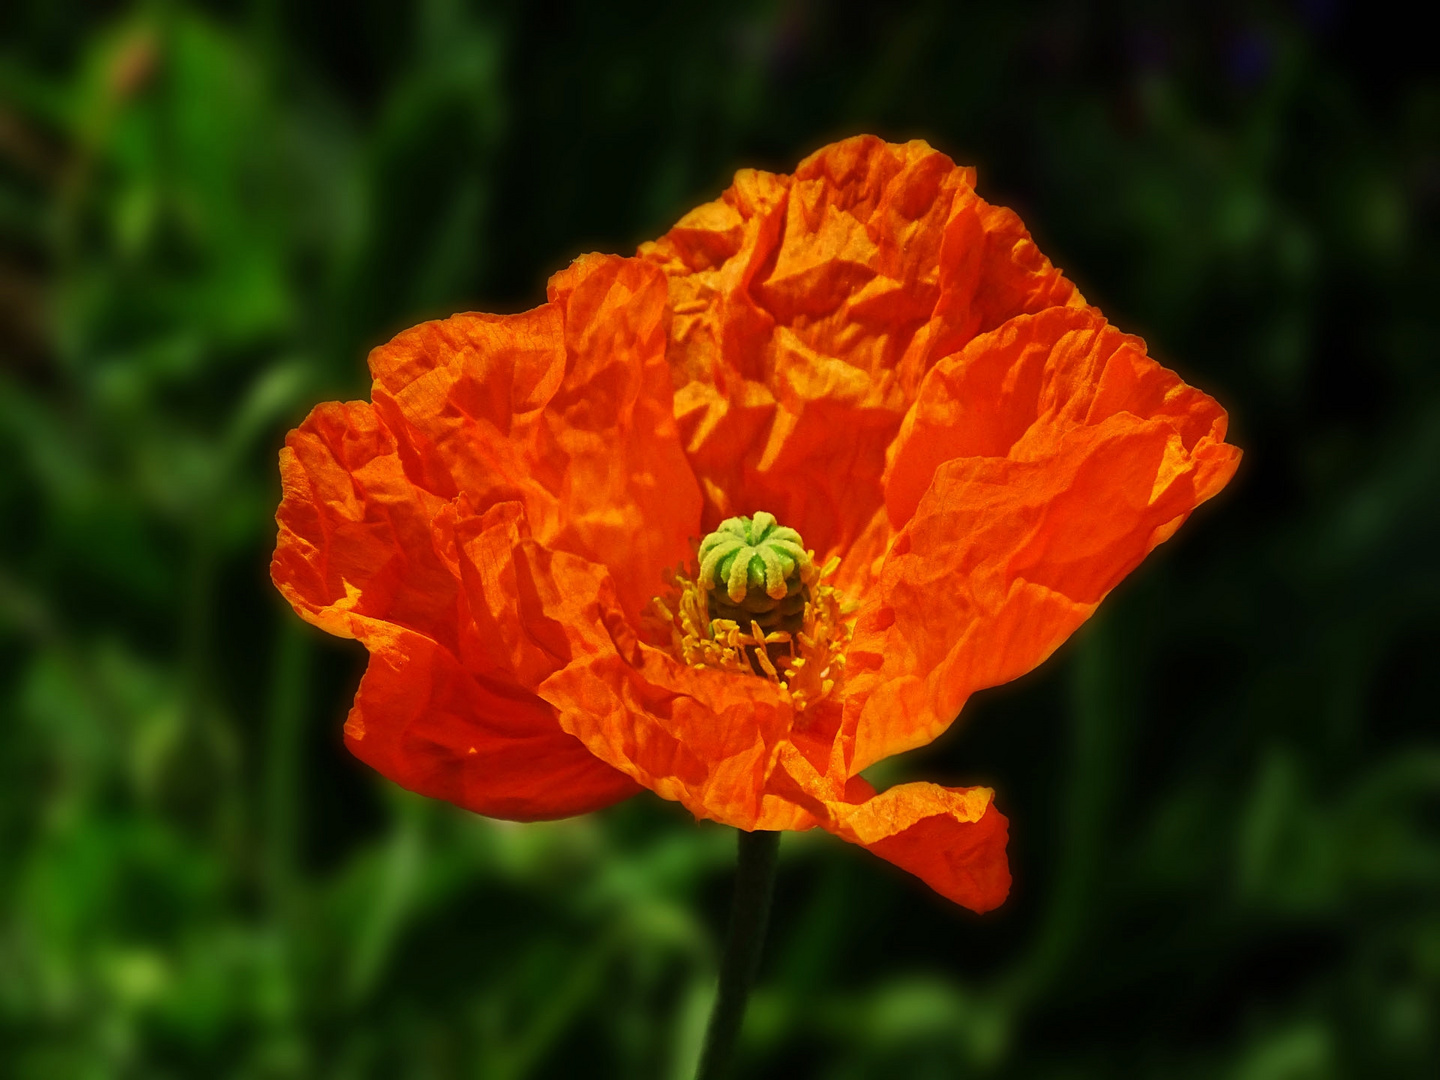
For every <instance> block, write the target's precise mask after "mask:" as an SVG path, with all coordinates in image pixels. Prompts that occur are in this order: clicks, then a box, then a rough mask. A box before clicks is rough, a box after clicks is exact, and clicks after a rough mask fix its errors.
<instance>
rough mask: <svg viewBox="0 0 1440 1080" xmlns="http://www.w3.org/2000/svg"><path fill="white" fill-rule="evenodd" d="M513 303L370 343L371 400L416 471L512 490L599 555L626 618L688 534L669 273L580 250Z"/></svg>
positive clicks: (487, 490)
mask: <svg viewBox="0 0 1440 1080" xmlns="http://www.w3.org/2000/svg"><path fill="white" fill-rule="evenodd" d="M549 294H550V302H549V303H547V304H545V305H542V306H541V307H539V308H536V309H535V310H533V311H528V312H525V313H523V314H520V315H508V316H497V315H476V314H470V315H456V316H453V317H451V318H449V319H445V320H442V321H439V322H429V323H422V324H421V325H420V326H417V327H414V328H413V329H411V330H407V331H405V332H404V333H402V334H400V335H399V336H397V337H396V338H395V339H394V340H393V341H391V342H390V343H389V344H387V345H384V346H382V347H380V348H378V349H375V350H373V351H372V352H371V354H370V369H371V373H372V374H373V376H374V380H375V385H374V390H373V398H374V401H375V409H376V411H377V412H378V413H379V414H380V415H381V416H383V417H384V418H385V421H386V423H387V424H388V425H389V427H390V429H391V430H392V431H393V432H394V433H395V437H396V439H397V440H398V442H399V452H400V454H401V457H402V459H403V460H404V461H405V464H406V468H407V471H408V473H409V475H410V476H411V478H412V479H413V480H414V482H415V483H416V484H417V485H418V486H420V487H421V488H422V489H424V490H425V491H427V492H430V493H432V494H434V495H435V496H438V497H439V498H441V499H444V500H447V501H448V500H449V499H452V498H454V497H456V496H457V495H458V494H460V493H461V492H464V493H465V495H466V497H467V498H468V499H469V500H470V501H471V502H472V503H473V504H474V505H475V506H478V507H488V506H490V505H493V504H495V503H498V502H504V501H510V500H514V501H518V502H520V503H521V504H522V505H523V506H524V507H525V512H526V517H527V519H528V520H529V523H530V527H531V528H532V529H533V530H534V532H535V536H536V538H537V539H539V540H540V541H541V542H542V543H543V544H545V545H546V546H548V547H552V548H555V549H557V550H560V549H563V550H570V551H574V552H575V553H576V554H578V555H582V556H584V557H585V558H587V559H590V560H592V561H594V562H599V563H601V564H603V565H605V566H607V567H609V568H610V571H611V574H612V576H613V577H614V580H615V586H616V588H617V590H618V592H619V595H620V598H621V602H622V603H623V605H624V607H625V610H626V612H627V613H628V614H629V615H630V617H631V618H636V617H638V616H639V614H640V613H641V612H642V611H643V610H644V609H645V607H646V606H647V605H648V604H649V601H650V598H651V597H652V596H653V595H654V593H655V591H656V587H657V584H658V583H659V582H660V581H661V578H662V574H663V572H664V571H665V569H666V568H667V567H673V566H676V565H678V564H679V563H681V562H682V561H683V560H684V559H685V558H686V557H687V555H688V553H689V550H690V543H691V541H692V539H694V538H696V537H697V536H698V531H699V517H700V492H699V488H698V486H697V485H696V482H695V478H694V474H693V473H692V472H691V471H690V466H689V464H688V463H687V462H686V460H685V456H684V453H683V451H682V450H681V448H680V443H679V438H678V434H677V429H676V423H675V418H674V406H673V393H672V390H671V386H670V375H669V369H668V367H667V365H666V362H665V343H666V340H667V322H668V318H669V316H668V312H667V310H666V306H665V299H666V287H665V279H664V278H663V276H662V275H661V274H659V273H658V272H657V271H656V270H655V268H653V267H651V266H650V265H648V264H647V263H645V262H643V261H641V260H638V259H622V258H619V257H616V256H602V255H590V256H585V257H582V258H580V259H577V260H576V261H575V263H574V264H572V265H571V266H570V267H569V268H568V269H567V270H564V271H562V272H561V273H559V274H556V275H555V276H554V277H553V278H552V279H551V281H550V290H549Z"/></svg>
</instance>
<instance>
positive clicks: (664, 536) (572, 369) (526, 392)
mask: <svg viewBox="0 0 1440 1080" xmlns="http://www.w3.org/2000/svg"><path fill="white" fill-rule="evenodd" d="M665 297H666V288H665V282H664V278H663V276H662V275H661V274H660V273H659V272H658V271H657V270H656V269H655V268H654V267H651V266H649V265H647V264H645V263H644V262H642V261H640V260H636V259H619V258H609V257H602V256H595V257H589V258H586V259H581V260H578V261H577V262H576V264H575V265H573V266H572V267H571V268H570V269H568V270H567V271H565V272H563V273H561V274H558V275H556V277H555V278H554V279H553V280H552V283H551V301H550V303H548V304H546V305H544V306H542V307H540V308H537V309H536V310H534V311H530V312H525V313H523V314H521V315H514V316H486V315H460V316H456V317H454V318H452V319H447V320H444V321H442V322H434V323H426V324H424V325H422V326H418V327H415V328H414V329H412V330H409V331H406V332H405V333H404V334H401V335H400V336H399V337H397V338H396V339H395V340H394V341H392V342H391V343H390V344H388V345H386V346H384V347H382V348H380V349H376V350H375V351H374V352H373V353H372V355H371V366H372V371H373V373H374V375H375V386H374V393H373V396H374V399H375V404H374V406H371V405H370V404H367V403H363V402H361V403H352V404H348V405H340V404H330V405H323V406H320V407H319V408H317V409H316V410H315V411H314V412H313V413H312V414H311V416H310V417H309V418H308V419H307V420H306V422H305V423H304V424H302V425H301V427H300V428H299V429H297V430H296V431H294V432H292V433H291V435H290V436H289V438H288V439H287V442H286V448H285V450H284V451H283V452H282V454H281V473H282V480H283V484H284V491H285V495H284V499H283V501H282V503H281V506H280V509H279V511H278V512H277V515H276V516H277V521H278V523H279V526H280V535H279V542H278V544H277V548H276V553H275V558H274V560H273V563H272V576H273V577H274V579H275V582H276V585H277V586H278V587H279V588H280V590H281V592H282V593H283V594H284V595H285V596H286V598H287V599H288V600H290V602H291V603H292V605H294V607H295V609H296V610H297V611H298V612H299V613H300V614H301V615H303V616H304V617H305V618H307V619H308V620H310V621H311V622H314V623H315V624H316V625H318V626H321V627H322V628H324V629H326V630H329V631H330V632H332V633H337V634H342V635H346V636H353V637H357V638H359V639H360V640H361V641H363V642H364V643H365V644H366V645H367V647H368V648H370V650H371V652H372V666H371V669H370V673H369V674H368V675H367V680H366V682H365V684H364V686H363V687H362V691H361V694H360V696H359V698H358V699H357V705H356V712H355V713H354V714H353V715H352V718H351V724H350V726H349V729H348V730H349V732H350V743H351V745H352V747H353V748H354V749H355V750H356V752H357V753H358V754H359V755H360V756H361V757H362V758H364V759H365V760H367V761H370V762H372V764H375V766H376V767H377V768H379V769H380V770H381V771H382V772H385V773H386V775H389V776H391V777H392V778H393V779H395V780H397V781H398V782H400V783H402V784H405V785H406V786H409V787H413V788H415V789H416V790H419V791H422V792H424V793H425V794H429V795H434V796H436V797H440V798H447V799H451V800H452V801H456V802H460V803H462V804H463V805H467V806H471V807H472V808H480V807H488V808H489V809H485V810H484V811H483V812H486V813H491V814H494V815H495V816H519V817H550V816H558V815H563V814H568V813H575V812H579V811H580V810H584V809H593V808H596V807H598V806H603V805H607V804H608V803H610V802H613V801H615V799H617V798H622V797H624V796H625V795H628V794H630V793H632V792H633V791H634V790H635V786H634V783H633V781H632V780H630V779H627V778H626V777H625V776H624V775H623V774H622V773H620V772H617V771H616V770H615V769H614V768H612V767H611V766H610V765H607V764H606V763H605V762H604V761H602V760H600V759H598V758H596V757H595V756H594V755H593V754H592V753H590V752H589V751H588V750H587V749H586V748H585V747H584V745H583V744H582V743H581V742H579V741H578V740H577V739H575V738H574V736H572V735H570V734H568V733H566V731H565V730H564V729H563V728H562V727H561V725H560V724H559V722H558V720H557V716H556V711H555V709H554V708H553V707H552V706H550V705H548V704H546V703H545V702H544V701H542V700H541V699H540V698H539V697H538V696H537V695H536V694H535V689H536V686H537V685H538V684H539V682H540V681H541V680H542V679H543V678H544V677H545V676H547V675H549V674H551V673H553V671H555V670H556V669H557V668H559V667H562V666H563V665H564V664H565V663H566V662H567V657H566V656H561V655H548V654H545V652H544V650H543V648H542V649H541V650H540V651H539V652H538V653H537V652H536V651H535V650H534V649H533V648H532V649H529V651H526V650H525V649H522V648H519V647H518V646H517V647H516V648H512V649H509V650H507V649H502V648H498V647H496V646H497V645H498V644H499V643H500V640H501V636H502V635H500V634H499V633H498V629H499V628H501V627H505V628H508V629H509V630H510V631H512V634H511V636H512V638H513V637H514V632H515V631H516V627H515V626H511V625H510V624H509V623H507V622H506V620H507V619H509V618H510V617H511V613H510V612H509V611H508V610H507V609H505V608H504V605H503V604H501V606H500V607H498V608H495V609H492V610H488V611H487V610H486V609H484V608H483V607H482V606H477V604H478V603H479V602H481V601H483V599H484V594H483V590H481V591H479V592H477V590H476V588H475V584H474V582H473V581H471V582H467V581H466V580H465V571H464V568H463V567H462V565H461V563H462V560H461V558H460V557H459V556H458V555H457V553H456V550H455V548H456V542H455V535H456V527H455V523H456V519H457V515H458V516H459V517H461V518H464V519H466V520H469V519H473V518H475V517H476V516H477V514H478V511H477V510H476V507H477V506H479V507H484V508H486V509H492V508H494V509H495V513H494V514H492V521H491V524H492V525H495V524H496V520H493V519H498V518H504V517H505V515H506V514H509V515H510V517H511V518H512V519H513V518H515V517H516V516H517V515H518V516H523V517H524V518H525V519H526V528H527V530H528V529H529V528H530V527H532V526H533V525H534V523H535V522H536V521H538V522H539V523H540V525H539V527H538V528H537V529H536V531H537V533H539V534H540V535H541V536H543V537H544V539H545V541H546V542H547V543H548V544H550V545H553V546H555V547H557V548H560V549H566V548H568V549H571V550H573V551H575V552H578V553H579V554H578V555H576V556H574V558H576V559H577V560H580V561H586V560H589V559H596V560H604V561H605V562H606V563H607V564H613V565H610V567H609V571H608V573H607V575H606V577H607V581H609V582H613V583H614V584H613V586H612V587H613V588H614V589H615V590H616V595H617V597H618V599H617V602H616V603H617V609H623V610H624V612H625V614H626V615H634V614H635V613H637V612H638V611H639V610H640V609H641V608H642V607H643V606H644V605H645V604H646V603H647V602H648V600H649V597H650V596H651V595H652V594H653V593H654V591H655V589H656V584H657V582H658V581H659V580H660V576H661V573H662V570H663V568H664V567H666V566H667V565H673V564H675V563H678V562H679V561H681V560H682V559H683V558H684V557H685V555H686V554H687V553H688V551H689V538H690V537H692V536H693V535H695V533H696V532H697V531H698V517H699V493H698V488H697V487H696V484H695V480H694V477H693V474H692V473H691V472H690V469H689V466H688V465H687V464H686V462H685V459H684V455H683V453H682V451H681V450H680V447H679V443H678V440H677V437H676V430H675V423H674V419H673V409H672V404H671V400H672V399H671V390H670V386H669V381H668V377H667V374H666V373H667V368H666V366H665V359H664V350H665V342H666V325H667V318H668V316H667V313H666V310H665ZM506 507H508V508H509V509H508V510H507V509H506ZM473 564H474V563H473V559H472V560H471V561H470V563H469V565H471V566H473ZM587 565H591V564H590V563H589V562H588V561H587ZM522 591H523V590H522ZM487 619H488V621H487ZM520 629H523V630H524V631H525V632H526V633H530V632H533V631H535V629H536V628H535V627H534V626H527V627H523V628H520ZM415 702H428V705H427V708H428V710H429V712H428V713H424V714H421V713H416V712H415V711H414V709H413V708H412V705H413V703H415ZM357 733H363V734H361V735H357ZM472 746H473V747H474V748H475V752H474V753H473V754H472V753H471V752H470V748H471V747H472ZM447 755H449V756H448V757H447ZM527 757H528V758H529V760H530V761H531V764H530V766H529V767H526V768H521V767H519V764H518V763H519V761H520V759H521V758H527ZM757 797H758V796H757Z"/></svg>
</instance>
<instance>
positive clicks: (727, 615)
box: [699, 511, 814, 634]
mask: <svg viewBox="0 0 1440 1080" xmlns="http://www.w3.org/2000/svg"><path fill="white" fill-rule="evenodd" d="M699 555H700V583H701V584H702V585H703V586H704V587H705V590H706V596H707V602H708V605H709V608H710V617H711V618H712V619H733V620H734V621H735V622H737V623H739V624H740V627H741V629H742V630H748V629H749V626H750V623H751V622H752V621H754V622H756V623H759V625H760V629H761V630H763V631H765V633H767V634H768V633H772V632H774V631H776V630H785V631H789V632H790V633H794V632H795V631H797V630H799V629H800V628H801V626H802V625H803V624H804V619H805V603H806V601H807V600H809V599H810V586H809V580H810V578H811V577H812V576H813V574H814V565H813V563H812V562H811V560H810V555H809V554H808V553H807V552H806V550H805V544H804V542H803V541H802V540H801V539H800V534H799V533H798V532H796V531H795V530H794V529H789V528H786V527H785V526H783V525H780V524H778V523H777V522H776V521H775V515H774V514H767V513H765V512H764V511H761V512H759V513H757V514H756V515H755V516H754V517H753V518H748V517H733V518H728V519H727V520H725V521H722V522H721V523H720V527H719V528H718V529H716V530H715V531H714V532H712V533H711V534H710V535H709V536H707V537H705V539H704V540H702V541H700V552H699Z"/></svg>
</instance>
